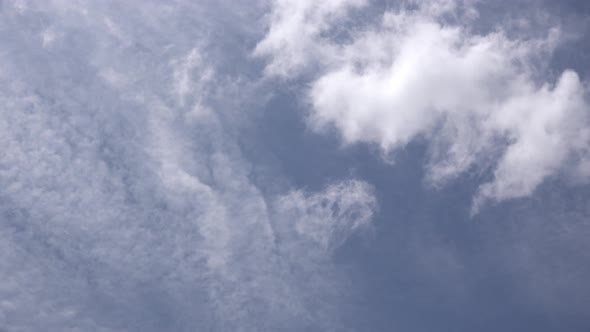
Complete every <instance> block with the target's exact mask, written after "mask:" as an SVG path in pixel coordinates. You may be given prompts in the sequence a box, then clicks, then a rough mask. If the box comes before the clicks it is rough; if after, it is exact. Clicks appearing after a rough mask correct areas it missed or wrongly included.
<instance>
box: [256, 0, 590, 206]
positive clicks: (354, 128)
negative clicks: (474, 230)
mask: <svg viewBox="0 0 590 332" xmlns="http://www.w3.org/2000/svg"><path fill="white" fill-rule="evenodd" d="M295 3H297V6H295V5H294V4H295ZM475 4H476V3H475ZM475 4H474V3H472V2H467V1H427V2H407V3H406V6H399V8H398V9H396V10H394V9H391V10H388V11H386V12H385V14H383V16H382V17H381V19H380V20H379V22H378V23H377V24H375V25H369V26H368V27H363V28H353V29H351V30H349V31H348V32H347V34H345V35H346V36H347V38H339V39H340V40H338V38H333V37H331V36H332V35H333V32H334V30H339V29H340V30H342V29H341V28H340V25H341V24H342V22H343V21H345V20H347V19H348V20H353V19H354V18H350V17H349V18H347V14H348V16H351V15H352V13H353V12H354V9H357V10H358V8H359V7H361V6H362V5H363V3H362V2H356V1H328V2H326V3H323V2H322V5H319V4H317V3H312V2H310V3H301V2H298V1H276V2H274V5H273V15H272V19H271V21H270V28H269V30H268V34H267V35H266V36H265V38H264V39H263V40H262V41H261V42H260V43H259V44H258V47H257V48H256V51H255V54H258V55H261V56H265V57H267V59H268V66H267V73H268V74H269V75H271V76H281V77H293V76H297V75H303V76H304V77H310V76H311V78H310V88H309V91H308V102H309V105H310V108H311V110H310V111H309V114H308V124H309V126H310V127H311V128H313V129H315V130H318V131H325V130H326V129H330V130H332V129H335V130H336V131H337V132H338V133H339V135H340V136H341V138H342V140H343V142H345V143H347V144H353V143H357V142H365V143H371V144H376V145H378V146H379V147H380V148H381V150H382V151H383V152H384V153H386V154H388V155H392V154H395V152H396V151H398V150H400V149H402V148H403V147H404V146H406V145H407V144H408V143H410V142H412V141H414V140H417V139H423V138H425V139H426V140H427V141H428V142H429V151H430V153H429V161H428V163H427V167H426V168H427V181H428V182H429V183H431V184H433V185H435V186H438V185H442V184H444V183H446V182H448V181H449V180H451V179H453V178H456V177H457V176H459V175H460V174H463V173H465V172H467V171H469V170H473V169H481V170H486V169H488V168H489V167H491V168H492V173H493V179H492V180H490V181H489V182H485V183H483V184H481V185H480V187H479V189H478V191H477V193H476V195H475V197H474V199H473V205H472V209H473V211H474V212H477V211H478V209H479V208H480V207H481V205H482V204H484V203H485V202H487V201H502V200H506V199H511V198H518V197H524V196H528V195H530V194H531V193H532V192H533V191H534V190H535V188H537V187H538V186H539V185H540V184H541V183H543V181H544V180H545V179H547V178H550V177H552V176H560V175H563V174H568V176H572V177H574V178H576V179H577V180H581V181H587V179H588V174H589V169H588V163H589V160H590V150H589V148H588V147H589V146H590V145H589V143H590V130H589V129H588V128H589V126H588V125H589V124H590V123H589V121H590V117H589V115H590V113H589V110H590V102H589V101H588V86H587V84H586V83H585V82H582V81H581V79H580V77H579V76H578V74H577V73H576V72H574V71H573V70H565V71H564V72H563V73H561V74H560V75H558V77H557V78H556V79H555V80H544V79H540V78H539V72H540V71H541V70H542V63H543V62H544V61H546V59H548V58H550V56H551V54H552V52H554V51H555V49H556V48H557V47H558V46H559V40H560V30H559V27H550V28H547V29H545V32H546V33H545V34H544V36H543V37H538V36H536V37H531V36H526V35H524V36H523V35H518V34H511V33H510V31H504V30H503V29H502V28H501V27H496V28H495V29H493V30H492V31H491V32H488V33H476V32H474V31H475V29H474V28H473V27H472V26H473V25H474V24H473V23H474V22H475V20H476V19H477V16H478V12H477V7H476V6H475ZM326 8H329V10H326ZM287 11H289V12H294V13H295V14H293V15H287ZM284 17H289V19H285V18H284ZM293 17H298V18H302V19H297V20H295V19H293ZM521 24H522V22H521ZM290 31H305V32H306V33H303V34H300V35H298V36H297V38H291V33H290ZM537 35H538V34H537ZM300 54H307V55H309V57H307V58H303V57H302V56H300ZM309 68H319V70H317V72H318V74H315V75H314V74H312V75H309V73H308V72H309Z"/></svg>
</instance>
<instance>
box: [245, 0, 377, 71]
mask: <svg viewBox="0 0 590 332" xmlns="http://www.w3.org/2000/svg"><path fill="white" fill-rule="evenodd" d="M365 4H366V1H365V0H328V1H313V0H302V1H292V0H277V1H274V2H273V8H272V12H271V14H270V21H271V24H270V28H269V31H268V34H267V35H266V36H265V38H264V40H262V41H261V42H260V43H259V44H258V45H257V46H256V49H255V51H254V54H255V55H258V56H270V57H271V58H270V59H271V60H270V63H269V64H268V66H267V67H266V72H267V73H268V74H271V75H278V76H289V75H291V74H293V73H294V72H296V71H298V70H301V69H302V68H305V67H307V66H309V65H310V62H313V61H318V60H319V61H321V59H324V58H325V57H326V56H331V54H332V53H333V52H334V51H335V50H333V49H331V48H330V47H329V46H330V45H327V44H326V45H323V44H322V43H321V39H322V38H321V35H322V34H325V33H328V32H329V30H330V29H332V28H333V25H334V24H335V23H338V22H339V20H340V19H341V18H343V17H346V13H347V12H348V11H349V10H350V9H353V8H356V7H361V6H363V5H365Z"/></svg>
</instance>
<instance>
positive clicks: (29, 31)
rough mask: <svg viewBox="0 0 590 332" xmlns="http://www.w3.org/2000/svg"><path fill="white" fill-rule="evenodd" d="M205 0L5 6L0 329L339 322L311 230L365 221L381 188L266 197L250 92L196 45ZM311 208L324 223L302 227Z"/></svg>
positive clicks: (334, 276)
mask: <svg viewBox="0 0 590 332" xmlns="http://www.w3.org/2000/svg"><path fill="white" fill-rule="evenodd" d="M207 10H209V9H208V7H207V6H199V5H194V4H192V3H191V2H182V1H178V2H175V3H174V6H171V5H167V4H165V3H161V2H141V4H140V3H139V2H130V3H119V2H111V3H108V4H105V5H101V4H99V3H96V2H90V1H88V2H84V1H77V2H70V1H51V2H46V3H43V4H35V5H33V4H32V3H31V4H29V3H28V2H26V1H23V2H19V3H16V2H15V3H4V5H3V7H2V8H1V10H0V31H3V33H4V32H6V33H7V35H11V36H13V37H11V38H2V39H1V40H0V45H1V46H2V49H3V52H2V53H1V54H0V102H1V104H2V106H1V109H0V150H2V154H1V155H0V187H1V188H2V189H0V213H1V216H2V218H1V222H0V239H1V240H2V241H0V242H1V245H0V246H1V248H0V249H1V250H0V279H1V280H3V282H2V284H1V285H0V329H7V330H9V331H13V330H14V331H38V330H48V331H68V330H71V331H162V330H176V331H178V330H216V331H275V330H279V329H291V330H303V329H305V328H311V327H313V328H316V329H320V330H329V329H332V328H334V327H335V326H337V324H338V322H337V310H336V309H335V308H336V307H337V302H336V301H335V299H336V298H337V296H338V295H336V294H338V292H339V286H338V280H339V278H342V276H339V275H338V273H337V268H336V267H335V266H333V264H331V263H330V252H326V251H325V250H323V248H310V247H306V246H305V245H304V243H307V242H308V241H309V240H308V238H310V237H311V238H313V239H315V238H321V239H322V240H324V241H327V242H328V243H330V245H331V249H334V248H335V247H336V246H337V245H338V244H340V243H342V241H343V240H345V238H346V237H347V236H348V235H350V234H351V233H352V232H354V231H355V230H356V229H358V228H360V224H362V225H366V224H368V223H369V221H370V219H371V216H372V213H373V210H374V208H375V206H374V202H373V200H374V198H372V196H371V195H372V193H371V192H370V190H369V189H368V187H367V186H366V185H365V184H362V183H360V182H354V181H353V182H344V183H342V184H337V185H335V187H329V188H327V189H326V191H323V192H317V193H313V194H311V196H305V195H302V194H299V195H298V194H288V193H287V194H284V195H286V196H283V194H281V193H275V194H273V195H270V196H269V195H263V193H262V192H261V191H260V189H259V188H258V187H257V185H256V183H254V182H253V181H252V180H251V177H250V168H251V167H252V165H251V164H250V163H249V162H248V161H247V160H245V159H244V157H243V156H242V153H241V152H240V148H239V145H238V142H237V141H236V139H235V137H236V133H235V132H234V128H233V127H232V126H231V124H228V123H229V122H231V121H228V120H227V118H229V117H232V116H234V113H232V111H227V112H225V111H224V107H226V108H230V107H233V104H231V102H232V101H233V100H240V98H247V97H244V96H243V95H238V94H236V95H231V94H232V93H235V92H233V91H234V90H232V88H231V86H233V85H235V84H240V83H239V82H238V83H236V82H235V80H234V79H232V78H228V77H226V76H224V75H223V74H220V73H217V72H216V70H215V69H216V68H215V67H214V66H213V65H211V62H212V61H209V60H210V59H209V58H208V56H209V55H208V51H207V49H204V48H203V46H202V45H204V44H206V41H207V38H206V33H204V32H203V31H204V30H206V28H210V27H208V26H207V24H213V23H210V22H208V21H206V20H205V21H204V22H200V21H199V22H197V21H196V20H195V17H207V15H206V14H204V13H203V12H205V13H206V11H207ZM226 14H227V13H226ZM48 31H54V32H52V33H51V34H49V35H48V33H49V32H48ZM48 36H49V37H48ZM228 86H229V88H227V89H226V87H228ZM245 91H248V90H247V89H240V92H241V93H244V92H245ZM214 106H219V108H220V109H219V110H218V109H216V107H214ZM240 111H244V110H240ZM235 113H239V112H235ZM287 192H288V191H287ZM291 199H293V200H294V201H293V202H291V203H289V202H290V200H291ZM324 200H327V201H328V202H330V204H331V205H330V206H331V207H332V208H336V206H337V209H341V210H338V211H334V212H333V213H328V212H326V211H323V210H322V207H315V205H316V204H318V203H317V202H318V201H321V202H323V201H324ZM290 204H293V205H290ZM301 207H309V210H305V209H304V210H301V209H300V208H301ZM311 219H313V220H314V222H316V223H320V222H322V223H325V225H324V226H322V227H319V228H317V229H315V228H309V227H308V228H305V233H304V234H303V233H301V232H298V231H297V230H295V228H296V225H300V224H305V223H307V222H308V221H307V220H311ZM294 227H295V228H294ZM278 230H280V240H278V239H277V237H278V235H277V234H278V232H279V231H278ZM334 230H337V231H334ZM332 233H336V234H332Z"/></svg>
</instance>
